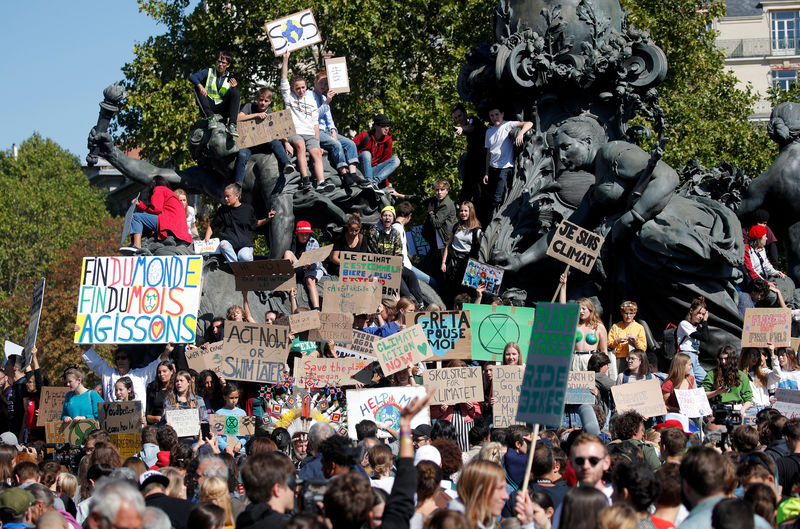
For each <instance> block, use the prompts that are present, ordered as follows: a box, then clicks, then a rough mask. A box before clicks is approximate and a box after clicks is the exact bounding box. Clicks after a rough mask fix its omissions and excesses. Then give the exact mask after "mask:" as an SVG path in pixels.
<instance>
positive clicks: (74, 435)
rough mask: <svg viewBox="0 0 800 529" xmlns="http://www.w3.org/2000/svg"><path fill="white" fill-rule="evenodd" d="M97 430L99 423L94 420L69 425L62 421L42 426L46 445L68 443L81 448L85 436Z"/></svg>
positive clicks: (82, 420)
mask: <svg viewBox="0 0 800 529" xmlns="http://www.w3.org/2000/svg"><path fill="white" fill-rule="evenodd" d="M98 428H99V423H98V422H97V421H96V420H94V419H79V420H77V421H72V422H70V423H69V424H66V423H64V422H62V421H54V422H48V423H47V424H45V425H44V431H45V440H46V442H48V443H61V444H63V443H70V444H74V445H78V446H82V445H83V440H84V438H85V437H86V435H87V434H88V433H89V432H92V431H94V430H97V429H98Z"/></svg>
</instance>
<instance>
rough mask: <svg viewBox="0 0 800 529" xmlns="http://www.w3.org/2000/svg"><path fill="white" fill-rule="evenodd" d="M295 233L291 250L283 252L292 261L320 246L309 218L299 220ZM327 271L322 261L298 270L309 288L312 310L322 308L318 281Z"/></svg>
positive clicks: (285, 257)
mask: <svg viewBox="0 0 800 529" xmlns="http://www.w3.org/2000/svg"><path fill="white" fill-rule="evenodd" d="M294 234H295V237H294V240H293V241H292V248H291V250H286V252H284V254H283V258H284V259H288V260H289V261H291V262H292V263H295V262H296V261H297V260H298V259H300V257H301V256H302V255H303V253H305V252H308V251H311V250H316V249H317V248H319V242H317V239H315V238H314V235H313V231H312V229H311V224H310V223H309V222H308V221H307V220H301V221H298V223H297V226H296V227H295V230H294ZM325 273H326V272H325V268H323V266H322V263H321V262H316V263H311V264H308V265H305V266H304V267H303V268H302V269H298V270H297V276H298V280H300V274H302V281H303V283H304V284H305V285H306V288H307V289H308V303H309V304H310V305H311V309H312V310H320V307H319V292H317V283H319V280H320V279H322V276H324V275H325Z"/></svg>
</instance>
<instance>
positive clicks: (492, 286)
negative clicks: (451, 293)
mask: <svg viewBox="0 0 800 529" xmlns="http://www.w3.org/2000/svg"><path fill="white" fill-rule="evenodd" d="M504 272H505V270H503V269H502V268H497V267H496V266H489V265H487V264H485V263H481V262H480V261H476V260H475V259H470V260H469V261H467V268H466V270H464V278H463V279H462V280H461V284H462V285H466V286H468V287H472V288H478V287H479V286H483V287H485V288H486V293H487V294H493V295H495V296H496V295H497V294H499V293H500V283H502V282H503V273H504Z"/></svg>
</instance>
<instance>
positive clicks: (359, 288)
mask: <svg viewBox="0 0 800 529" xmlns="http://www.w3.org/2000/svg"><path fill="white" fill-rule="evenodd" d="M323 292H324V294H323V300H322V312H347V313H352V314H374V313H375V311H376V310H377V309H378V305H380V304H381V299H383V295H382V294H381V284H380V283H378V282H376V281H371V282H366V283H346V282H343V281H341V280H339V281H326V282H325V283H324V287H323Z"/></svg>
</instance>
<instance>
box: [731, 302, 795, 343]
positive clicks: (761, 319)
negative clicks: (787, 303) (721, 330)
mask: <svg viewBox="0 0 800 529" xmlns="http://www.w3.org/2000/svg"><path fill="white" fill-rule="evenodd" d="M791 329H792V310H791V309H781V308H775V309H745V311H744V323H743V324H742V347H767V344H768V343H771V344H772V345H774V346H775V347H791V346H792V332H791Z"/></svg>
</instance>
